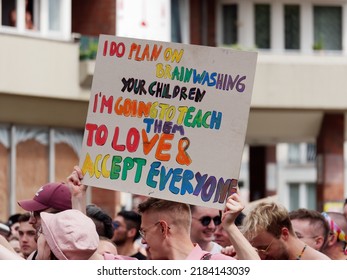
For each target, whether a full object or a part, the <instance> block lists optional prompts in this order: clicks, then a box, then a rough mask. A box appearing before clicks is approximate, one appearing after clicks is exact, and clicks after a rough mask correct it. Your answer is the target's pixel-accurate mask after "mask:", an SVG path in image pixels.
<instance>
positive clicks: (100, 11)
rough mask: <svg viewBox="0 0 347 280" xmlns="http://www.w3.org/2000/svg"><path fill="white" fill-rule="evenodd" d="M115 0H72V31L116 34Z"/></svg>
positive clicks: (92, 34) (90, 34)
mask: <svg viewBox="0 0 347 280" xmlns="http://www.w3.org/2000/svg"><path fill="white" fill-rule="evenodd" d="M115 2H116V1H115V0H102V1H95V0H72V32H76V33H81V34H83V35H89V36H99V34H108V35H115V33H116V24H115V22H116V12H115V11H116V8H115Z"/></svg>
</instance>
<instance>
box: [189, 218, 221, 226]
mask: <svg viewBox="0 0 347 280" xmlns="http://www.w3.org/2000/svg"><path fill="white" fill-rule="evenodd" d="M193 218H194V217H193ZM194 219H197V218H194ZM197 220H199V221H200V223H201V224H202V225H203V226H204V227H206V226H208V225H209V224H210V223H211V220H213V222H214V224H215V225H216V226H218V225H220V224H221V223H222V219H221V217H220V216H215V217H213V218H212V217H210V216H204V217H201V218H200V219H197Z"/></svg>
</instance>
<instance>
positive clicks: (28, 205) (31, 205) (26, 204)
mask: <svg viewBox="0 0 347 280" xmlns="http://www.w3.org/2000/svg"><path fill="white" fill-rule="evenodd" d="M18 205H19V206H20V207H22V208H23V209H24V210H26V211H42V210H45V209H47V208H49V207H47V205H44V204H42V203H40V202H37V201H36V200H33V199H28V200H21V201H18Z"/></svg>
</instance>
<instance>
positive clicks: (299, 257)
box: [296, 244, 307, 260]
mask: <svg viewBox="0 0 347 280" xmlns="http://www.w3.org/2000/svg"><path fill="white" fill-rule="evenodd" d="M306 247H307V245H306V244H305V246H304V248H302V251H301V253H300V254H299V255H298V256H297V257H296V259H297V260H301V257H302V255H303V254H304V252H305V250H306Z"/></svg>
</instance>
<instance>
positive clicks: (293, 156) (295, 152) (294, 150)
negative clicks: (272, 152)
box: [288, 144, 300, 163]
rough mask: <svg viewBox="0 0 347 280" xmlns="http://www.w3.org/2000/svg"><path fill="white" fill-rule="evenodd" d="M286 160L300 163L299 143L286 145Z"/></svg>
mask: <svg viewBox="0 0 347 280" xmlns="http://www.w3.org/2000/svg"><path fill="white" fill-rule="evenodd" d="M288 162H289V163H300V144H289V145H288Z"/></svg>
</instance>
